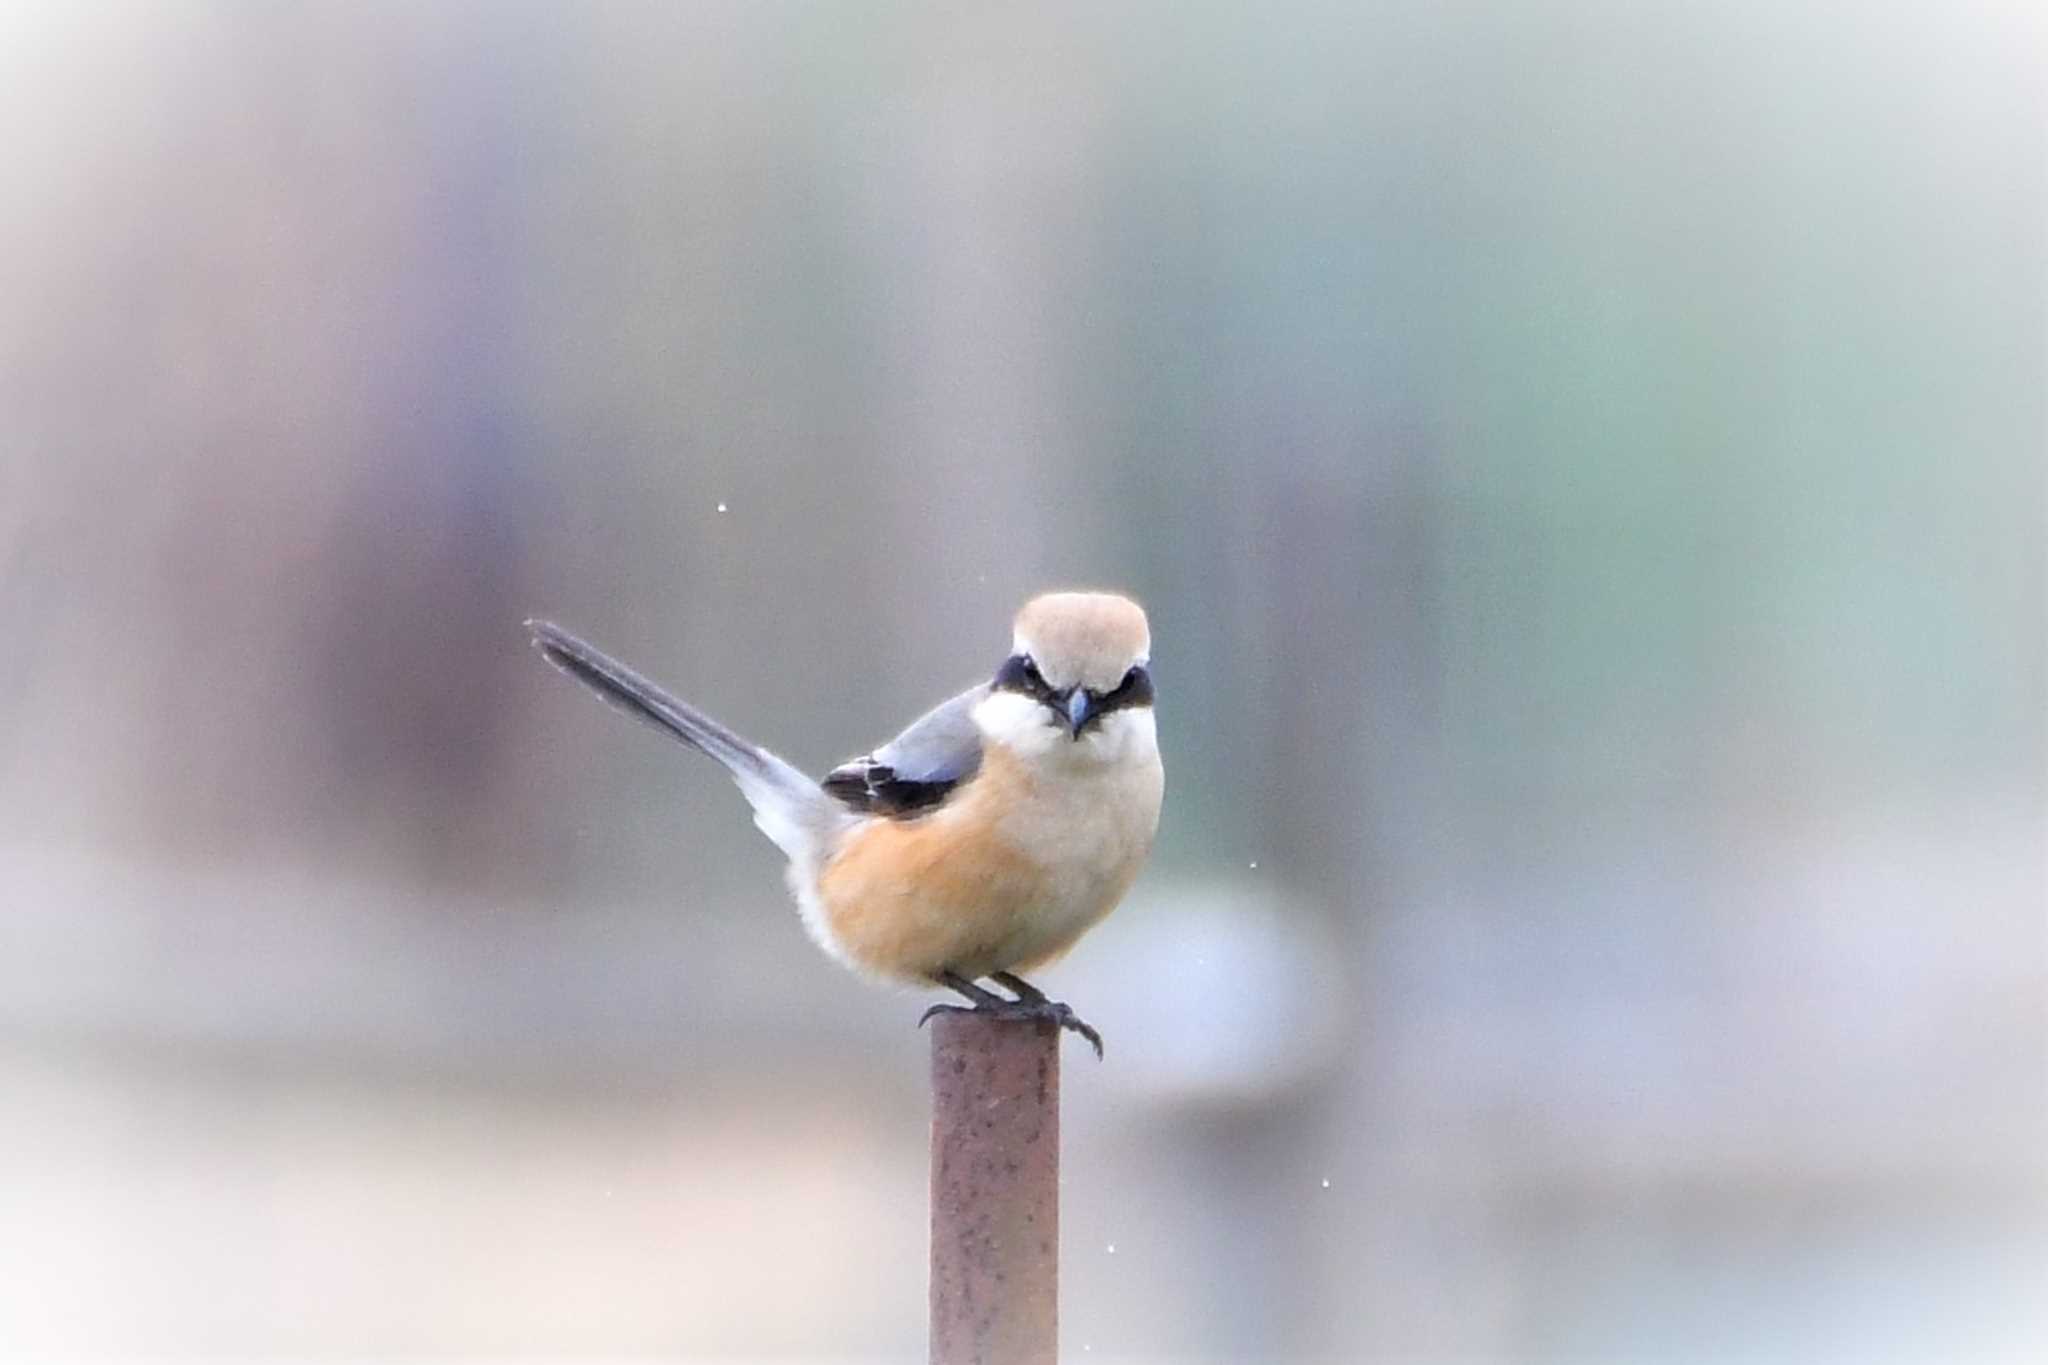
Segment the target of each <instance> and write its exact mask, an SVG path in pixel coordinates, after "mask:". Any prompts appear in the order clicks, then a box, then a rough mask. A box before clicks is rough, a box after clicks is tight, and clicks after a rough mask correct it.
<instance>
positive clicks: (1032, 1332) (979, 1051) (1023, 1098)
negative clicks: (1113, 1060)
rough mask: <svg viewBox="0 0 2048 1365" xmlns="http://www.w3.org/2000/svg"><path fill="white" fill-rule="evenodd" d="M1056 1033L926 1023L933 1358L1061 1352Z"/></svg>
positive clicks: (1033, 1359) (989, 1021) (940, 1363)
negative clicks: (929, 1040) (929, 1060)
mask: <svg viewBox="0 0 2048 1365" xmlns="http://www.w3.org/2000/svg"><path fill="white" fill-rule="evenodd" d="M1059 1258H1060V1032H1059V1030H1058V1029H1057V1028H1056V1027H1054V1026H1053V1025H1052V1024H1051V1023H1049V1022H1044V1021H1040V1020H1033V1019H1002V1018H995V1017H992V1016H989V1015H985V1014H969V1013H948V1014H940V1015H935V1016H933V1018H932V1280H931V1297H932V1329H931V1332H932V1334H931V1365H1051V1362H1053V1361H1055V1360H1057V1359H1058V1357H1059Z"/></svg>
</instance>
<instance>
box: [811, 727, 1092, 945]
mask: <svg viewBox="0 0 2048 1365" xmlns="http://www.w3.org/2000/svg"><path fill="white" fill-rule="evenodd" d="M1031 781H1032V779H1031V777H1030V775H1029V774H1028V773H1026V772H1025V771H1024V770H1023V768H1022V767H1021V766H1020V765H1019V764H1018V763H1017V762H1016V761H1015V760H1014V759H1011V758H1009V757H1008V756H1007V755H1005V754H1003V752H1002V751H1001V750H1000V749H994V750H993V751H992V752H991V753H990V755H989V756H988V758H987V760H986V762H985V763H984V766H983V768H982V771H981V772H980V773H978V774H976V775H975V777H974V779H973V780H972V781H971V782H969V783H968V784H967V785H966V786H964V787H962V788H961V790H960V792H959V793H958V795H957V796H956V797H955V798H954V800H953V801H951V802H949V803H947V804H946V805H945V806H943V807H941V808H940V809H938V810H936V811H933V812H932V813H930V814H929V815H925V816H921V817H919V818H917V819H914V820H901V821H899V820H888V819H876V820H874V821H872V822H870V823H867V824H864V825H862V826H860V827H858V828H856V829H855V830H854V831H853V832H852V833H851V834H850V835H849V836H848V837H847V839H846V842H845V844H844V845H843V846H842V847H841V848H840V849H839V850H838V852H836V853H835V854H834V855H833V857H832V859H831V861H830V862H828V863H827V864H826V865H825V868H824V870H823V872H822V873H821V874H820V876H819V878H818V895H819V900H820V902H821V904H822V905H823V907H824V911H825V922H826V924H827V926H828V927H829V928H830V930H831V932H832V935H833V937H834V939H835V940H836V941H837V944H838V947H839V948H840V950H841V951H842V952H844V953H845V954H846V956H847V957H849V958H851V959H852V960H853V961H854V962H856V963H858V964H859V965H861V966H862V967H865V968H866V969H867V970H869V971H871V972H875V973H877V974H880V975H883V976H892V977H899V978H903V979H906V980H919V981H928V980H930V979H931V977H932V976H933V975H934V974H935V973H937V972H940V971H947V970H950V971H957V972H959V973H961V974H962V975H963V976H968V977H975V976H984V975H986V974H988V973H989V972H992V971H999V970H1002V969H1003V968H1005V967H1009V966H1013V965H1017V963H1018V961H1019V959H1018V957H1017V956H1016V950H1017V947H1018V946H1019V945H1020V944H1021V943H1022V942H1025V941H1028V940H1030V939H1032V938H1033V933H1032V930H1033V929H1034V927H1036V925H1037V922H1038V917H1040V916H1043V915H1045V914H1047V913H1057V911H1058V910H1059V908H1060V907H1057V906H1054V905H1049V904H1048V903H1047V902H1048V899H1049V896H1048V891H1049V888H1050V880H1051V879H1050V878H1049V877H1048V875H1047V873H1048V870H1047V869H1046V868H1045V867H1044V866H1043V865H1041V864H1040V863H1038V862H1037V861H1035V860H1034V859H1032V858H1030V857H1027V856H1026V855H1025V854H1024V853H1023V852H1021V851H1020V850H1019V849H1018V848H1017V847H1016V846H1015V845H1014V844H1013V843H1011V842H1009V841H1008V840H1006V839H1004V838H1003V837H1002V836H1001V833H1000V821H999V819H998V816H999V814H1000V813H1001V812H1002V811H1004V810H1006V809H1014V808H1015V806H1016V804H1017V803H1019V802H1022V801H1026V800H1029V799H1030V797H1031V794H1032V793H1031V790H1030V788H1031Z"/></svg>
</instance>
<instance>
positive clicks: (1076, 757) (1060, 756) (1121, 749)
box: [974, 692, 1159, 771]
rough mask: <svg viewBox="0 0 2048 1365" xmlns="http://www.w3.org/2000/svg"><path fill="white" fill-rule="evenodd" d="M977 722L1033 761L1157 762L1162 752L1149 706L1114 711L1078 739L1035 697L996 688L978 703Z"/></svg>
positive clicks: (1081, 764) (1069, 764) (1086, 764)
mask: <svg viewBox="0 0 2048 1365" xmlns="http://www.w3.org/2000/svg"><path fill="white" fill-rule="evenodd" d="M974 723H975V725H976V727H978V728H979V729H980V731H981V733H982V734H983V735H984V736H985V737H987V738H988V739H989V740H992V741H993V742H995V743H997V744H1000V745H1002V746H1003V747H1004V748H1006V749H1008V750H1009V751H1010V752H1011V753H1013V754H1015V755H1017V757H1019V758H1021V759H1023V760H1024V761H1025V762H1027V763H1030V764H1033V765H1034V766H1035V765H1039V764H1044V765H1049V766H1054V767H1058V768H1061V769H1066V770H1070V771H1071V770H1073V769H1076V768H1082V769H1086V768H1105V767H1117V766H1121V765H1124V764H1127V763H1133V762H1135V763H1147V762H1157V761H1158V757H1159V731H1158V728H1157V726H1156V725H1155V724H1154V722H1153V718H1152V708H1151V707H1149V706H1131V707H1125V708H1122V709H1120V710H1116V711H1112V712H1110V713H1109V714H1108V715H1106V716H1104V717H1102V718H1101V719H1100V720H1099V721H1097V722H1096V723H1095V724H1093V725H1091V726H1089V727H1088V728H1087V729H1086V730H1083V731H1082V732H1081V735H1080V737H1079V738H1078V739H1077V738H1075V737H1074V736H1073V735H1071V734H1069V733H1068V732H1067V728H1066V727H1065V726H1064V725H1061V724H1059V723H1058V722H1057V721H1055V720H1054V719H1053V717H1052V714H1051V713H1050V712H1049V711H1047V710H1046V708H1045V707H1044V706H1043V705H1041V704H1040V703H1038V702H1036V701H1033V700H1032V699H1031V698H1030V697H1027V696H1024V695H1022V694H1021V693H1017V692H991V693H989V694H988V695H987V696H986V697H984V698H982V699H981V701H980V703H979V704H978V705H976V706H975V708H974Z"/></svg>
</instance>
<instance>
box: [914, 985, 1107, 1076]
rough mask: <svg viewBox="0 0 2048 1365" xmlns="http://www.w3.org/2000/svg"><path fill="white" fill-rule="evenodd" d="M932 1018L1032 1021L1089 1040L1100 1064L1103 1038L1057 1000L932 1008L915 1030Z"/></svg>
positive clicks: (924, 1014) (934, 1006) (926, 1012)
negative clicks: (955, 1016)
mask: <svg viewBox="0 0 2048 1365" xmlns="http://www.w3.org/2000/svg"><path fill="white" fill-rule="evenodd" d="M934 1014H987V1015H992V1016H994V1017H995V1018H998V1019H1031V1020H1039V1021H1043V1022H1046V1023H1050V1024H1052V1025H1053V1026H1054V1027H1056V1028H1062V1029H1065V1030H1067V1031H1068V1032H1069V1033H1078V1034H1080V1035H1081V1036H1082V1037H1083V1038H1086V1039H1087V1040H1088V1045H1089V1046H1090V1047H1092V1048H1094V1049H1095V1058H1096V1060H1097V1061H1100V1060H1102V1035H1101V1034H1099V1033H1097V1032H1096V1031H1095V1028H1094V1026H1093V1025H1091V1024H1090V1023H1089V1022H1088V1021H1087V1020H1086V1019H1083V1018H1082V1017H1081V1016H1080V1015H1078V1014H1076V1013H1074V1010H1073V1007H1072V1006H1070V1005H1065V1004H1062V1003H1061V1002H1059V1001H1057V1000H1047V999H1045V998H1044V997H1042V996H1041V997H1040V998H1038V999H1036V1000H998V1001H996V1002H995V1003H993V1004H979V1005H944V1004H941V1005H933V1006H931V1007H930V1008H928V1009H926V1010H925V1012H924V1013H923V1014H920V1015H919V1016H918V1017H917V1026H918V1027H919V1028H923V1027H924V1026H925V1024H926V1023H927V1022H928V1021H929V1020H930V1019H931V1017H932V1016H933V1015H934Z"/></svg>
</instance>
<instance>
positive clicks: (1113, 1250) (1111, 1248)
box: [1109, 1242, 1116, 1256]
mask: <svg viewBox="0 0 2048 1365" xmlns="http://www.w3.org/2000/svg"><path fill="white" fill-rule="evenodd" d="M1109 1254H1110V1255H1112V1256H1114V1255H1116V1243H1115V1242H1111V1243H1110V1244H1109Z"/></svg>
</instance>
